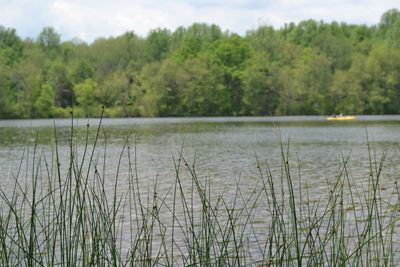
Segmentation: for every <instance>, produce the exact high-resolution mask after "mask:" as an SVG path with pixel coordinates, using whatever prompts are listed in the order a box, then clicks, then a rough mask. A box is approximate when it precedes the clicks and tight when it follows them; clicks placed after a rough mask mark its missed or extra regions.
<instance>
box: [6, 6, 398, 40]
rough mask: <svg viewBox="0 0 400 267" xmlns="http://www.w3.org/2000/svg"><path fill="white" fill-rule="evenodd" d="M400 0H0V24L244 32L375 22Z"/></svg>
mask: <svg viewBox="0 0 400 267" xmlns="http://www.w3.org/2000/svg"><path fill="white" fill-rule="evenodd" d="M390 8H400V1H398V0H353V1H348V0H324V1H320V0H230V1H228V0H169V1H161V0H114V1H101V0H97V1H96V0H86V1H83V0H36V1H35V0H11V1H6V0H0V25H4V26H6V27H13V28H16V29H17V31H18V33H19V34H20V35H21V36H23V37H35V36H37V34H38V33H39V32H40V31H41V30H42V29H43V27H45V26H53V27H54V28H55V29H56V30H57V31H58V32H59V33H61V34H62V37H63V39H71V38H73V37H79V38H81V39H84V40H86V41H92V40H93V39H95V38H96V37H100V36H104V37H108V36H111V35H113V36H115V35H119V34H122V33H124V32H126V31H134V32H136V33H137V34H139V35H142V36H144V35H146V34H147V32H148V31H149V30H150V29H154V28H157V27H163V28H164V27H165V28H169V29H171V30H174V29H175V28H176V27H178V26H182V25H183V26H188V25H190V24H192V23H193V22H206V23H215V24H217V25H219V26H220V27H221V28H222V29H224V30H231V31H233V32H238V33H240V34H243V33H245V31H246V30H249V29H251V28H254V27H256V26H258V25H259V24H260V23H261V24H270V25H272V26H275V27H280V26H282V25H283V24H284V23H285V22H292V21H293V22H299V21H301V20H304V19H309V18H313V19H317V20H324V21H333V20H335V21H344V22H348V23H366V24H375V23H378V22H379V19H380V16H381V15H382V14H383V12H385V11H387V10H388V9H390Z"/></svg>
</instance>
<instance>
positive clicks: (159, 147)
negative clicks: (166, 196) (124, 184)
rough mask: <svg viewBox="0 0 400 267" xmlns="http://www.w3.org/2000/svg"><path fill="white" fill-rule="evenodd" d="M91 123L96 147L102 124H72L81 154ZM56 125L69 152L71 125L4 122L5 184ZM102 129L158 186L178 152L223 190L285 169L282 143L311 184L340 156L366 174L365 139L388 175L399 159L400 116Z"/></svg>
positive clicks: (166, 122) (187, 121)
mask: <svg viewBox="0 0 400 267" xmlns="http://www.w3.org/2000/svg"><path fill="white" fill-rule="evenodd" d="M88 123H89V124H90V127H89V129H90V131H89V132H90V135H89V143H91V142H93V141H94V139H95V132H96V129H97V126H98V123H99V119H90V120H89V121H88V120H86V119H75V120H74V121H73V127H74V129H75V130H74V131H75V133H74V134H75V140H76V142H77V145H78V148H79V149H81V148H82V147H83V145H84V144H85V136H86V126H87V124H88ZM54 125H55V127H56V131H57V136H58V143H59V151H60V153H61V154H68V151H69V134H70V131H71V120H69V119H57V120H52V119H49V120H3V121H0V177H3V179H2V180H3V182H4V177H7V176H8V174H9V173H10V172H11V171H13V170H15V169H13V168H14V167H15V166H16V164H17V163H19V162H20V158H21V156H22V152H23V151H24V150H26V149H27V147H28V145H29V144H31V145H32V144H33V143H34V140H35V138H36V137H37V140H38V143H39V147H40V148H41V149H43V150H44V151H48V150H51V148H52V147H53V146H54ZM102 127H103V129H104V134H105V136H106V140H107V155H108V156H107V157H108V160H111V161H112V160H116V159H118V156H119V154H120V153H121V151H122V148H123V144H124V142H125V141H126V139H127V138H128V137H129V141H130V143H131V146H133V147H136V154H137V161H138V164H137V166H138V169H139V171H140V172H139V177H140V178H142V179H143V180H148V179H152V178H154V177H156V176H159V177H160V179H161V180H160V181H161V183H160V186H162V179H167V178H165V177H163V176H164V175H168V174H171V173H173V157H175V158H176V157H177V156H178V155H179V152H180V150H181V149H183V155H184V156H185V158H186V159H187V160H188V161H189V162H193V161H195V163H196V166H197V167H196V168H197V169H198V171H199V173H202V174H205V175H208V176H210V178H211V180H212V181H213V182H215V183H216V184H218V185H220V186H224V184H225V183H226V184H229V183H231V182H232V180H233V179H235V178H239V176H240V174H241V175H242V176H243V177H252V176H254V175H256V176H257V170H256V168H255V166H257V160H256V159H257V158H258V160H259V161H260V162H263V163H265V162H266V161H268V163H269V165H270V166H271V167H275V166H280V164H281V143H283V144H284V147H285V148H284V149H286V147H287V143H289V160H290V161H291V162H292V163H293V164H296V165H297V163H299V164H300V166H301V173H302V174H303V175H304V178H305V179H306V178H307V179H309V181H308V182H310V183H318V182H322V183H325V180H326V179H327V178H329V177H330V176H334V175H336V174H337V171H338V167H339V165H340V163H341V153H342V154H343V156H344V157H347V156H350V161H349V165H350V166H351V168H350V169H351V170H352V171H353V172H354V179H357V176H358V175H357V174H358V173H361V174H362V172H363V170H365V168H368V164H369V163H368V147H367V135H368V139H369V140H370V141H371V144H374V145H375V148H376V155H377V156H378V157H379V156H380V155H381V153H382V152H383V151H386V152H387V156H386V160H385V165H386V166H387V170H388V169H390V170H391V171H395V169H396V168H397V162H398V158H399V153H400V150H399V148H400V147H399V141H400V135H399V133H400V116H359V117H358V118H357V121H349V122H339V121H333V122H331V121H325V117H321V116H295V117H289V116H287V117H273V118H268V117H228V118H132V119H103V121H102ZM135 142H136V146H135V145H134V143H135ZM102 144H104V136H103V132H101V133H100V138H99V147H98V148H99V151H102V150H103V148H102ZM79 146H81V147H79ZM133 147H131V150H132V149H133ZM285 153H286V151H285ZM110 164H111V166H115V165H114V163H110ZM385 182H387V183H389V184H390V181H385Z"/></svg>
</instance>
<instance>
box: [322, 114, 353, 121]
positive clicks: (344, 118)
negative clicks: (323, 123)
mask: <svg viewBox="0 0 400 267" xmlns="http://www.w3.org/2000/svg"><path fill="white" fill-rule="evenodd" d="M326 119H327V120H328V121H352V120H355V119H356V116H343V115H339V116H330V117H327V118H326Z"/></svg>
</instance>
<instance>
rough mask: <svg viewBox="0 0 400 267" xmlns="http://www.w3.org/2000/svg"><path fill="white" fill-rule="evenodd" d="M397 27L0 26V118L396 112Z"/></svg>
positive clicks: (394, 19)
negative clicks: (144, 31)
mask: <svg viewBox="0 0 400 267" xmlns="http://www.w3.org/2000/svg"><path fill="white" fill-rule="evenodd" d="M399 29H400V12H399V11H398V10H397V9H391V10H388V11H387V12H385V13H384V14H383V15H382V17H381V21H380V22H379V23H378V24H377V25H373V26H367V25H349V24H346V23H338V22H331V23H326V22H324V21H315V20H305V21H301V22H299V23H297V24H296V23H287V24H285V26H283V27H282V28H280V29H274V28H273V27H271V26H268V25H260V26H259V27H257V28H255V29H251V30H249V31H248V32H247V33H246V35H245V36H240V35H237V34H234V33H230V32H223V31H222V30H221V29H220V28H219V27H218V26H217V25H208V24H204V23H194V24H193V25H190V26H188V27H178V28H177V29H176V30H175V31H170V30H168V29H163V28H158V29H154V30H151V31H150V32H149V34H148V35H147V36H146V37H140V36H138V35H136V34H135V33H133V32H127V33H124V34H122V35H120V36H117V37H110V38H99V39H97V40H95V41H94V42H93V43H91V44H87V43H84V42H82V41H79V40H77V39H74V40H70V41H61V36H60V34H58V33H57V32H56V30H55V29H54V28H52V27H45V28H44V29H43V30H42V32H41V33H40V34H39V35H38V37H37V38H36V40H35V41H33V40H29V39H27V40H22V39H21V38H20V37H18V35H17V33H16V31H15V29H12V28H5V27H3V26H0V118H34V117H53V116H56V117H57V116H64V115H65V114H68V112H69V111H68V110H70V108H72V107H74V106H76V109H75V110H76V111H81V113H79V114H80V115H82V116H88V115H90V116H97V115H98V114H100V113H99V112H100V111H99V108H100V107H101V106H104V107H105V114H106V116H222V115H231V116H232V115H260V116H265V115H271V114H276V115H296V114H331V113H352V114H388V113H391V114H392V113H399V112H400V79H399V77H400V65H399V63H398V62H400V47H399V44H400V31H399ZM50 89H51V90H50ZM78 92H79V93H78ZM84 92H86V93H84Z"/></svg>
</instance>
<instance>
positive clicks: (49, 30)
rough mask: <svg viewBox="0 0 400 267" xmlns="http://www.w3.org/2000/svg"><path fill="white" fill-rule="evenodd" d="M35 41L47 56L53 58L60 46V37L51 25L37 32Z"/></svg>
mask: <svg viewBox="0 0 400 267" xmlns="http://www.w3.org/2000/svg"><path fill="white" fill-rule="evenodd" d="M37 43H38V45H39V46H40V47H41V48H42V49H43V51H44V52H45V53H46V54H47V55H48V56H49V57H51V58H54V57H55V56H56V54H57V52H58V49H59V47H60V43H61V37H60V34H58V33H57V32H56V31H55V30H54V28H53V27H45V28H43V30H42V31H41V32H40V33H39V35H38V37H37Z"/></svg>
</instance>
